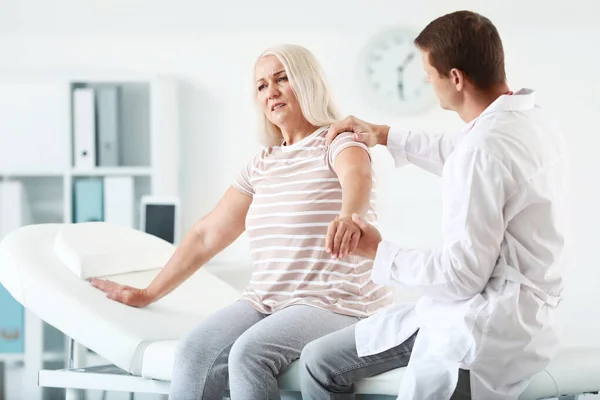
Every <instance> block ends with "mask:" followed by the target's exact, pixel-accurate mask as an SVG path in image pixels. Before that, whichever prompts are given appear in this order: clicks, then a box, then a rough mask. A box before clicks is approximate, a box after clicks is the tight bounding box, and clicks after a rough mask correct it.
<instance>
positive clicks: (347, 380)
mask: <svg viewBox="0 0 600 400" xmlns="http://www.w3.org/2000/svg"><path fill="white" fill-rule="evenodd" d="M415 44H416V46H417V47H418V48H419V49H420V50H421V53H422V59H423V64H424V67H425V70H426V72H427V74H428V78H429V81H430V82H431V84H432V85H433V88H434V90H435V93H436V95H437V97H438V98H439V101H440V105H441V107H442V108H444V109H448V110H453V111H455V112H457V113H458V115H459V116H460V118H461V119H462V120H464V121H465V123H466V126H465V128H464V129H463V130H462V131H460V132H458V133H457V134H453V135H450V134H441V135H433V134H426V133H424V132H421V131H416V130H404V129H399V128H390V127H388V126H385V125H374V124H370V123H367V122H364V121H361V120H359V119H356V118H354V117H349V118H346V119H345V120H343V121H342V122H340V123H338V124H336V125H334V126H332V127H331V129H330V132H329V136H328V140H331V139H332V138H334V137H335V136H336V135H337V134H338V133H340V132H344V131H352V132H354V133H355V140H358V141H361V142H364V143H366V144H368V145H369V146H374V145H376V144H381V145H386V146H387V149H388V150H389V152H390V154H391V155H392V157H393V158H394V160H395V162H396V165H397V166H401V165H404V164H405V163H407V162H410V163H413V164H415V165H417V166H419V167H421V168H423V169H425V170H427V171H430V172H432V173H434V174H437V175H440V176H441V177H442V192H443V213H442V238H443V240H442V245H441V247H439V248H437V249H434V250H416V249H409V248H405V247H402V246H401V245H398V244H395V243H393V242H391V241H388V240H382V238H381V235H380V234H379V232H378V231H377V230H376V229H375V228H374V227H373V226H371V225H369V224H367V223H366V222H364V220H363V219H362V216H356V215H355V216H354V221H355V222H356V224H357V225H358V226H359V227H360V228H361V231H362V236H361V238H360V241H359V243H358V247H356V248H355V249H352V248H351V246H349V245H348V244H347V243H343V242H341V241H340V240H338V238H335V237H333V238H329V241H328V243H332V245H331V249H330V250H331V253H332V256H337V255H339V254H340V253H342V254H347V253H348V252H353V253H355V254H361V255H365V256H368V257H371V258H373V259H375V266H374V269H373V272H372V275H371V277H372V280H373V281H375V282H376V283H379V284H386V285H389V284H400V285H404V286H405V287H410V288H412V289H416V290H417V291H418V292H419V293H420V294H421V295H422V297H421V298H420V300H419V301H418V302H417V303H416V304H414V305H396V306H392V307H390V308H388V309H386V310H384V311H381V312H379V313H378V314H376V315H374V316H372V317H370V318H368V319H365V320H362V321H360V322H359V323H358V324H357V325H355V326H351V327H348V328H346V329H343V330H341V331H338V332H336V333H333V334H330V335H328V336H325V337H323V338H321V339H318V340H316V341H314V342H312V343H311V344H309V345H308V346H307V347H306V348H305V349H304V351H303V353H302V357H301V370H302V376H301V378H302V394H303V398H304V399H319V400H321V399H338V400H340V399H353V398H354V396H353V395H352V394H351V393H352V391H353V383H354V382H356V381H358V380H360V379H362V378H364V377H368V376H373V375H376V374H379V373H382V372H385V371H388V370H391V369H394V368H398V367H403V366H407V369H406V373H405V375H404V378H403V379H402V382H401V383H400V382H399V396H398V399H403V400H404V399H412V400H443V399H471V398H472V399H475V400H496V399H517V398H518V397H519V395H520V394H521V393H522V392H523V390H524V389H525V388H526V387H527V385H528V384H529V382H530V381H531V378H532V377H533V376H534V375H535V374H536V373H538V372H540V371H541V370H543V369H544V367H545V366H546V365H547V364H548V362H549V360H550V359H552V357H553V356H554V355H555V353H556V350H557V346H558V332H557V327H556V323H555V318H556V309H557V307H558V305H559V303H560V299H561V290H562V286H563V283H562V274H563V267H564V264H565V258H564V256H565V237H566V219H565V213H566V207H567V198H566V197H567V196H566V181H567V156H566V150H565V147H566V146H565V141H564V140H563V137H562V135H561V132H560V131H559V130H558V129H557V126H556V124H555V123H554V122H553V120H552V118H551V115H549V113H547V112H546V111H544V110H542V109H540V108H538V107H537V106H535V105H534V92H533V91H532V90H529V89H522V90H519V91H516V92H514V93H513V92H511V91H510V90H509V87H508V85H507V83H506V78H505V71H504V53H503V48H502V42H501V40H500V37H499V35H498V32H497V30H496V28H495V27H494V25H493V24H492V23H491V22H490V21H489V20H488V19H487V18H485V17H483V16H481V15H478V14H476V13H473V12H467V11H461V12H455V13H451V14H448V15H445V16H442V17H440V18H438V19H436V20H434V21H433V22H431V23H430V24H429V25H428V26H427V27H426V28H425V29H424V30H423V31H422V32H421V33H420V34H419V36H418V37H417V39H416V40H415ZM399 223H401V221H399Z"/></svg>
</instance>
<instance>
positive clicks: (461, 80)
mask: <svg viewBox="0 0 600 400" xmlns="http://www.w3.org/2000/svg"><path fill="white" fill-rule="evenodd" d="M450 79H451V80H452V83H453V84H454V87H455V88H456V90H457V91H459V92H460V91H461V90H463V89H464V87H465V79H466V76H465V74H464V73H463V72H462V71H461V70H460V69H457V68H452V69H451V70H450Z"/></svg>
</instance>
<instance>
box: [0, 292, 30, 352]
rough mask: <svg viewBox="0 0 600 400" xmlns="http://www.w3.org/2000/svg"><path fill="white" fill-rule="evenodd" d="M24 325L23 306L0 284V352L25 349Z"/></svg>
mask: <svg viewBox="0 0 600 400" xmlns="http://www.w3.org/2000/svg"><path fill="white" fill-rule="evenodd" d="M24 327H25V314H24V310H23V306H21V304H19V303H18V302H17V301H16V300H15V299H14V298H13V297H12V296H11V295H10V293H8V291H6V289H4V287H3V286H2V285H0V353H22V352H23V351H24V350H25V345H24V343H25V340H24V339H25V335H24Z"/></svg>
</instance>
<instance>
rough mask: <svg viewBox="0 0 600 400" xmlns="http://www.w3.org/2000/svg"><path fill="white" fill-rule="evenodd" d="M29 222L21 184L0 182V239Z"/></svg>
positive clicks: (27, 207)
mask: <svg viewBox="0 0 600 400" xmlns="http://www.w3.org/2000/svg"><path fill="white" fill-rule="evenodd" d="M31 222H32V220H31V214H30V211H29V204H28V201H27V196H26V193H25V190H24V188H23V184H22V183H21V182H19V181H3V182H0V239H1V238H3V237H4V236H6V235H7V234H8V233H10V232H11V231H13V230H15V229H17V228H19V227H21V226H24V225H28V224H30V223H31Z"/></svg>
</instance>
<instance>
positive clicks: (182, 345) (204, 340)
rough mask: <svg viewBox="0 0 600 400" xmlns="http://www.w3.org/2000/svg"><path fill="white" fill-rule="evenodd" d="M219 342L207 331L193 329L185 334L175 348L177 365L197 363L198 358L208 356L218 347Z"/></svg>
mask: <svg viewBox="0 0 600 400" xmlns="http://www.w3.org/2000/svg"><path fill="white" fill-rule="evenodd" d="M217 347H218V346H217V343H214V338H211V337H210V335H209V334H207V332H206V331H203V330H202V329H198V328H196V329H192V330H191V331H190V332H188V333H187V334H186V335H184V336H183V337H182V338H181V339H180V340H179V342H178V343H177V346H176V348H175V365H176V366H177V365H179V366H184V365H185V364H186V363H188V362H191V363H196V361H197V360H198V358H200V357H203V358H208V357H210V354H211V352H213V350H216V349H217Z"/></svg>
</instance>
